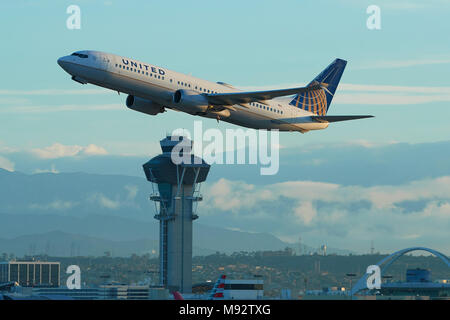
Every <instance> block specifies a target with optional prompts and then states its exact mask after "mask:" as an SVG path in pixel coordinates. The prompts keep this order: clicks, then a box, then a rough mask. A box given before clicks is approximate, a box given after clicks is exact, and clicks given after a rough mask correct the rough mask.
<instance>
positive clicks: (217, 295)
mask: <svg viewBox="0 0 450 320" xmlns="http://www.w3.org/2000/svg"><path fill="white" fill-rule="evenodd" d="M225 279H226V275H224V274H222V275H221V276H220V277H219V279H218V280H217V282H216V283H215V285H214V287H213V288H212V290H211V293H210V294H209V297H208V300H223V299H224V296H223V293H224V290H225Z"/></svg>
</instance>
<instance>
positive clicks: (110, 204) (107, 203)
mask: <svg viewBox="0 0 450 320" xmlns="http://www.w3.org/2000/svg"><path fill="white" fill-rule="evenodd" d="M89 200H90V201H92V202H96V203H97V204H99V205H100V206H101V207H103V208H106V209H118V208H119V207H120V202H119V201H115V200H112V199H110V198H108V197H107V196H105V195H104V194H103V193H96V194H94V195H92V196H91V197H90V199H89Z"/></svg>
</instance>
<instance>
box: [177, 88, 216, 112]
mask: <svg viewBox="0 0 450 320" xmlns="http://www.w3.org/2000/svg"><path fill="white" fill-rule="evenodd" d="M173 103H174V104H175V105H176V106H178V109H179V110H181V111H185V112H188V113H192V114H196V113H199V112H206V110H207V109H208V100H207V99H206V98H205V97H204V96H203V95H201V94H198V93H197V92H194V91H191V90H183V89H180V90H177V91H175V93H174V94H173Z"/></svg>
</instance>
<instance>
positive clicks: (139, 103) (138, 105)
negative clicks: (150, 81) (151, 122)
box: [125, 95, 165, 116]
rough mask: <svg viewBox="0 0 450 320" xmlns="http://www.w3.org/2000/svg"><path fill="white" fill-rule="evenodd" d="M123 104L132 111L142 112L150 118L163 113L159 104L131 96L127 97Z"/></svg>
mask: <svg viewBox="0 0 450 320" xmlns="http://www.w3.org/2000/svg"><path fill="white" fill-rule="evenodd" d="M125 104H126V105H127V107H128V108H130V109H132V110H136V111H139V112H143V113H146V114H149V115H152V116H155V115H157V114H158V113H163V112H164V111H165V110H164V107H163V106H162V105H160V104H157V103H155V102H153V101H151V100H147V99H142V98H139V97H136V96H132V95H129V96H128V97H127V100H126V102H125Z"/></svg>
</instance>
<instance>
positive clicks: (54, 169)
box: [33, 164, 59, 174]
mask: <svg viewBox="0 0 450 320" xmlns="http://www.w3.org/2000/svg"><path fill="white" fill-rule="evenodd" d="M33 173H55V174H56V173H59V171H58V170H56V167H55V165H54V164H52V166H51V168H50V169H36V170H34V172H33Z"/></svg>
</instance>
